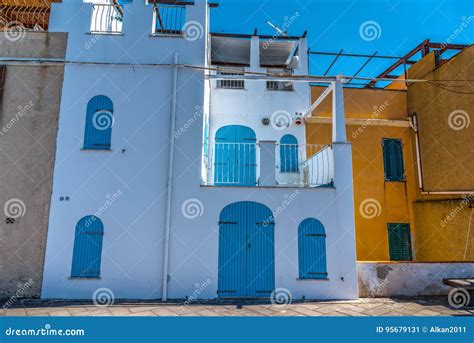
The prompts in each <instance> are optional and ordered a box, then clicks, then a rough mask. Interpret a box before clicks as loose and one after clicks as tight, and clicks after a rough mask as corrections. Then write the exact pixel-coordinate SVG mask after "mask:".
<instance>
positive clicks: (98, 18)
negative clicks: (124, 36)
mask: <svg viewBox="0 0 474 343" xmlns="http://www.w3.org/2000/svg"><path fill="white" fill-rule="evenodd" d="M122 28H123V8H122V7H121V6H120V5H101V4H93V5H92V20H91V33H93V34H120V33H122Z"/></svg>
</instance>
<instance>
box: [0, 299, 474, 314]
mask: <svg viewBox="0 0 474 343" xmlns="http://www.w3.org/2000/svg"><path fill="white" fill-rule="evenodd" d="M0 316H204V317H206V316H210V317H211V316H474V309H461V310H455V309H452V308H450V307H449V305H448V303H447V301H446V298H445V297H438V298H416V299H382V298H378V299H360V300H354V301H328V302H296V303H293V304H290V305H285V306H276V305H272V304H271V303H269V302H255V301H245V300H244V301H240V302H239V301H228V302H222V301H219V302H217V301H210V302H204V303H203V302H201V303H192V304H185V303H183V302H181V303H178V302H174V303H172V302H166V303H163V302H157V301H136V302H135V301H116V302H115V304H113V305H109V306H96V305H94V304H93V303H92V302H77V301H40V300H20V301H17V302H16V303H15V304H13V306H11V307H10V308H8V309H1V310H0Z"/></svg>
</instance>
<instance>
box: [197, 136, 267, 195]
mask: <svg viewBox="0 0 474 343" xmlns="http://www.w3.org/2000/svg"><path fill="white" fill-rule="evenodd" d="M205 150H207V151H208V156H206V157H205V163H206V168H207V178H206V180H205V184H206V185H214V186H256V185H257V167H258V165H257V161H258V160H259V156H257V155H259V148H258V145H257V144H256V143H220V142H216V143H213V144H210V145H209V147H208V148H207V149H205Z"/></svg>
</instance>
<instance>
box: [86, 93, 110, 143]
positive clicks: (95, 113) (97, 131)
mask: <svg viewBox="0 0 474 343" xmlns="http://www.w3.org/2000/svg"><path fill="white" fill-rule="evenodd" d="M113 113H114V105H113V103H112V100H110V99H109V98H108V97H106V96H104V95H98V96H96V97H94V98H92V99H91V100H90V101H89V103H88V104H87V114H86V125H85V132H84V149H88V150H109V149H110V146H111V138H112V126H113V123H114V117H113Z"/></svg>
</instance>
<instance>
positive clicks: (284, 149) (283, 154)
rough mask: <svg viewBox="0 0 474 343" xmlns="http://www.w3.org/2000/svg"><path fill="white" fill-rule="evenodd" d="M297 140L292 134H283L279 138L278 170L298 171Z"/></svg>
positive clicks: (286, 171) (283, 171) (284, 171)
mask: <svg viewBox="0 0 474 343" xmlns="http://www.w3.org/2000/svg"><path fill="white" fill-rule="evenodd" d="M298 166H299V160H298V140H297V139H296V137H295V136H293V135H284V136H283V137H282V138H281V140H280V171H281V172H282V173H298V171H299V168H298Z"/></svg>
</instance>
